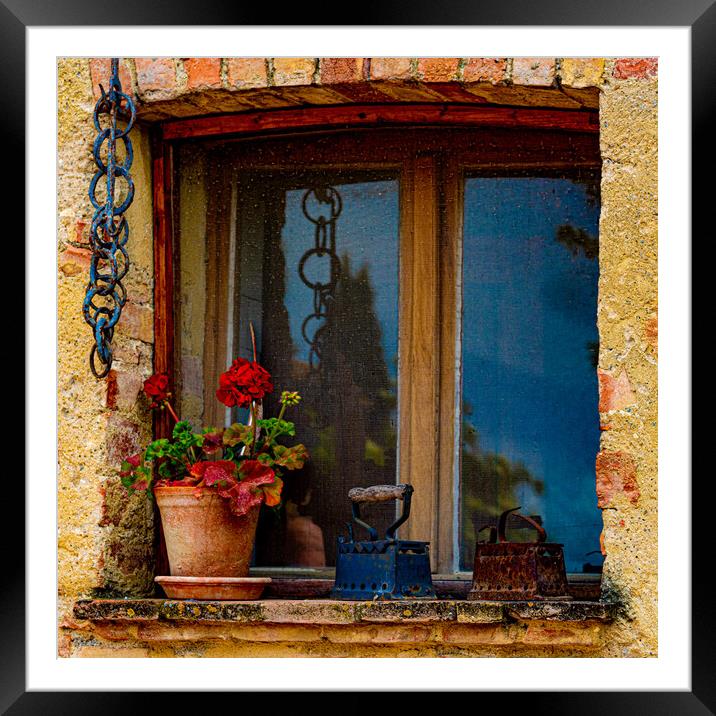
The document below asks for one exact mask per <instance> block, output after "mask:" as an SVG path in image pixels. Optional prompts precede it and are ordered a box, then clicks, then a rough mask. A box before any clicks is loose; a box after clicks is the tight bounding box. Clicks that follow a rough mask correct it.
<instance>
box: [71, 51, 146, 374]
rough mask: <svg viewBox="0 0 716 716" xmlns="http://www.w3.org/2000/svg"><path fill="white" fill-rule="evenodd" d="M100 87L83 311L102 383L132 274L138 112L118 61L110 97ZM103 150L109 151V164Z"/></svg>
mask: <svg viewBox="0 0 716 716" xmlns="http://www.w3.org/2000/svg"><path fill="white" fill-rule="evenodd" d="M99 88H100V92H101V95H100V98H99V99H98V100H97V103H96V105H95V108H94V126H95V129H96V130H97V137H96V139H95V141H94V146H93V149H92V155H93V157H94V161H95V164H96V165H97V171H96V172H95V174H94V176H93V177H92V180H91V181H90V185H89V198H90V202H91V203H92V206H93V207H94V209H95V212H94V216H93V217H92V224H91V226H90V235H89V244H90V248H91V249H92V258H91V260H90V272H89V273H90V277H89V283H88V285H87V293H86V296H85V299H84V302H83V305H82V312H83V314H84V318H85V321H87V323H88V324H89V325H90V326H91V327H92V331H93V334H94V345H93V346H92V349H91V350H90V355H89V364H90V369H91V370H92V373H93V374H94V375H95V377H97V378H104V377H105V376H106V375H107V374H108V373H109V371H110V369H111V367H112V337H113V335H114V328H115V326H116V325H117V321H118V320H119V317H120V315H121V313H122V307H123V306H124V304H125V302H126V300H127V292H126V290H125V288H124V286H123V285H122V279H123V278H124V277H125V276H126V274H127V271H128V270H129V254H128V253H127V248H126V245H127V241H128V239H129V224H128V223H127V219H126V217H125V216H124V214H125V212H126V211H127V209H128V208H129V205H130V204H131V203H132V200H133V199H134V182H133V181H132V177H131V176H130V174H129V170H130V168H131V166H132V159H133V152H132V142H131V140H130V138H129V132H130V130H131V129H132V126H133V124H134V120H135V117H136V110H135V107H134V103H133V102H132V100H131V98H130V97H129V96H128V95H127V94H125V93H124V92H123V91H122V84H121V82H120V80H119V59H118V58H113V59H112V62H111V72H110V78H109V87H108V90H107V92H105V90H104V88H103V87H102V85H100V86H99ZM103 117H106V118H107V119H106V121H105V123H106V124H107V126H105V127H103V126H102V124H103V123H102V118H103ZM118 121H121V122H124V129H122V128H121V127H120V126H118ZM119 140H121V142H122V144H123V145H124V160H123V161H119V160H118V157H117V143H118V141H119ZM105 147H106V149H105ZM103 150H104V151H105V152H106V164H105V162H104V160H103V157H102V154H103ZM117 178H120V179H123V180H124V182H125V184H126V187H125V191H126V193H125V196H124V198H123V199H122V201H121V203H119V204H117V203H116V201H117V196H116V189H117V183H116V180H117ZM103 179H104V181H105V188H106V196H105V197H104V199H102V198H99V197H98V196H97V188H98V186H99V184H100V182H101V181H102V180H103ZM98 363H99V365H98Z"/></svg>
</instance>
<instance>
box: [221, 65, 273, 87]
mask: <svg viewBox="0 0 716 716" xmlns="http://www.w3.org/2000/svg"><path fill="white" fill-rule="evenodd" d="M226 78H227V80H228V83H229V87H231V88H232V89H234V88H235V89H256V88H257V87H266V86H268V72H267V71H266V60H265V59H264V58H263V57H232V58H230V59H227V60H226Z"/></svg>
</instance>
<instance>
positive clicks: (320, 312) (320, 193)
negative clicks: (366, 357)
mask: <svg viewBox="0 0 716 716" xmlns="http://www.w3.org/2000/svg"><path fill="white" fill-rule="evenodd" d="M312 204H317V205H318V206H317V207H314V209H315V208H318V209H319V210H320V209H321V207H322V205H324V206H326V207H327V210H326V212H320V211H318V212H316V211H314V213H311V210H310V209H309V206H310V205H312ZM301 208H302V210H303V215H304V216H305V217H306V218H307V219H308V220H309V221H310V222H311V223H313V224H314V225H315V227H316V228H315V234H314V238H315V243H314V246H313V248H312V249H309V250H308V251H306V253H305V254H303V256H302V257H301V260H300V261H299V264H298V275H299V276H300V277H301V281H303V283H304V284H305V285H306V286H308V288H310V289H312V290H313V313H311V314H309V315H308V316H306V318H305V319H304V320H303V323H302V324H301V335H302V336H303V339H304V340H305V341H306V343H308V345H309V346H310V350H309V353H308V364H309V366H310V368H311V370H312V371H317V370H318V369H319V368H320V362H321V351H322V346H321V339H322V333H323V331H324V330H325V328H326V318H327V316H328V306H329V304H330V302H331V301H332V300H333V298H334V292H335V288H336V284H337V283H338V280H339V278H340V275H341V262H340V259H339V258H338V254H336V221H337V219H338V217H339V216H340V213H341V210H342V209H343V200H342V199H341V195H340V194H339V193H338V191H336V189H334V188H333V187H330V186H321V187H314V188H311V189H309V190H308V191H306V193H305V194H304V195H303V202H302V204H301ZM313 256H315V257H317V258H323V257H324V256H327V257H328V259H329V261H330V265H329V269H328V276H329V278H328V281H327V282H326V283H323V282H321V281H319V280H316V281H311V280H310V279H309V278H308V277H307V276H306V273H305V268H306V262H307V261H308V260H309V259H310V258H311V257H313Z"/></svg>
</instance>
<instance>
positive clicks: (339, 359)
mask: <svg viewBox="0 0 716 716" xmlns="http://www.w3.org/2000/svg"><path fill="white" fill-rule="evenodd" d="M239 192H240V197H241V198H240V201H241V206H240V207H239V225H240V241H239V242H238V244H237V250H238V251H239V254H240V255H239V257H238V266H239V268H238V271H237V273H238V276H239V281H238V285H239V292H240V296H239V300H238V306H239V317H238V326H237V328H238V335H239V336H240V342H241V348H242V350H243V352H246V350H247V345H246V338H245V334H246V332H247V325H248V320H251V321H252V323H253V324H254V325H255V327H256V331H257V334H258V338H259V340H258V343H259V346H260V353H261V355H260V361H261V362H262V364H263V365H265V366H266V368H267V369H268V370H269V371H270V372H271V373H272V375H273V376H274V382H275V384H276V385H277V386H279V387H281V386H285V387H290V389H292V390H297V391H298V392H299V393H300V394H301V395H302V396H303V401H302V403H301V405H300V407H299V408H298V409H297V410H296V411H295V412H294V413H293V418H294V420H295V423H296V435H297V437H298V438H300V440H301V441H302V442H303V443H305V445H306V446H307V448H308V450H309V452H310V455H311V459H310V460H309V462H308V463H307V464H306V467H305V468H304V469H303V470H301V471H296V472H293V473H291V474H290V476H287V479H286V480H285V488H284V496H285V506H284V507H282V508H280V509H274V510H270V509H264V513H263V514H262V517H261V520H260V524H259V531H258V537H257V550H256V557H255V563H256V565H257V566H302V567H322V566H333V565H334V564H335V543H336V538H337V536H338V534H339V533H344V532H345V523H346V522H347V520H348V517H349V507H348V499H347V493H348V490H349V489H350V488H351V487H356V486H367V485H372V484H381V483H394V482H395V481H396V438H397V426H396V408H397V404H396V403H397V400H396V393H397V347H398V280H397V279H398V222H399V216H398V181H397V179H396V178H395V177H394V176H390V175H385V174H376V173H375V172H372V173H368V172H362V173H360V174H352V175H350V176H349V175H345V174H341V173H338V172H331V173H328V172H321V173H320V174H308V173H305V172H303V173H300V174H298V173H296V174H283V175H281V176H277V175H272V176H265V175H262V176H257V175H252V176H247V177H244V178H243V179H242V180H240V190H239ZM332 247H334V248H332ZM257 256H259V257H260V258H257ZM278 397H279V395H278V394H277V395H274V396H271V398H270V399H268V400H266V410H267V412H272V411H275V410H276V406H275V405H274V404H272V402H275V401H277V400H278ZM393 511H394V508H393V506H392V505H384V506H378V508H377V509H376V510H375V511H374V512H373V514H372V515H371V517H372V518H373V520H374V522H376V523H377V525H378V526H379V527H380V528H382V527H383V526H385V525H387V524H388V523H389V522H390V521H391V520H392V517H393Z"/></svg>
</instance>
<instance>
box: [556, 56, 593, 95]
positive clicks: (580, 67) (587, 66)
mask: <svg viewBox="0 0 716 716" xmlns="http://www.w3.org/2000/svg"><path fill="white" fill-rule="evenodd" d="M603 74H604V60H603V59H602V58H601V57H565V58H564V59H563V60H562V64H561V67H560V71H559V76H560V79H561V82H562V84H563V85H564V86H566V87H579V88H583V87H598V86H599V85H600V84H601V83H602V75H603Z"/></svg>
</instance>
